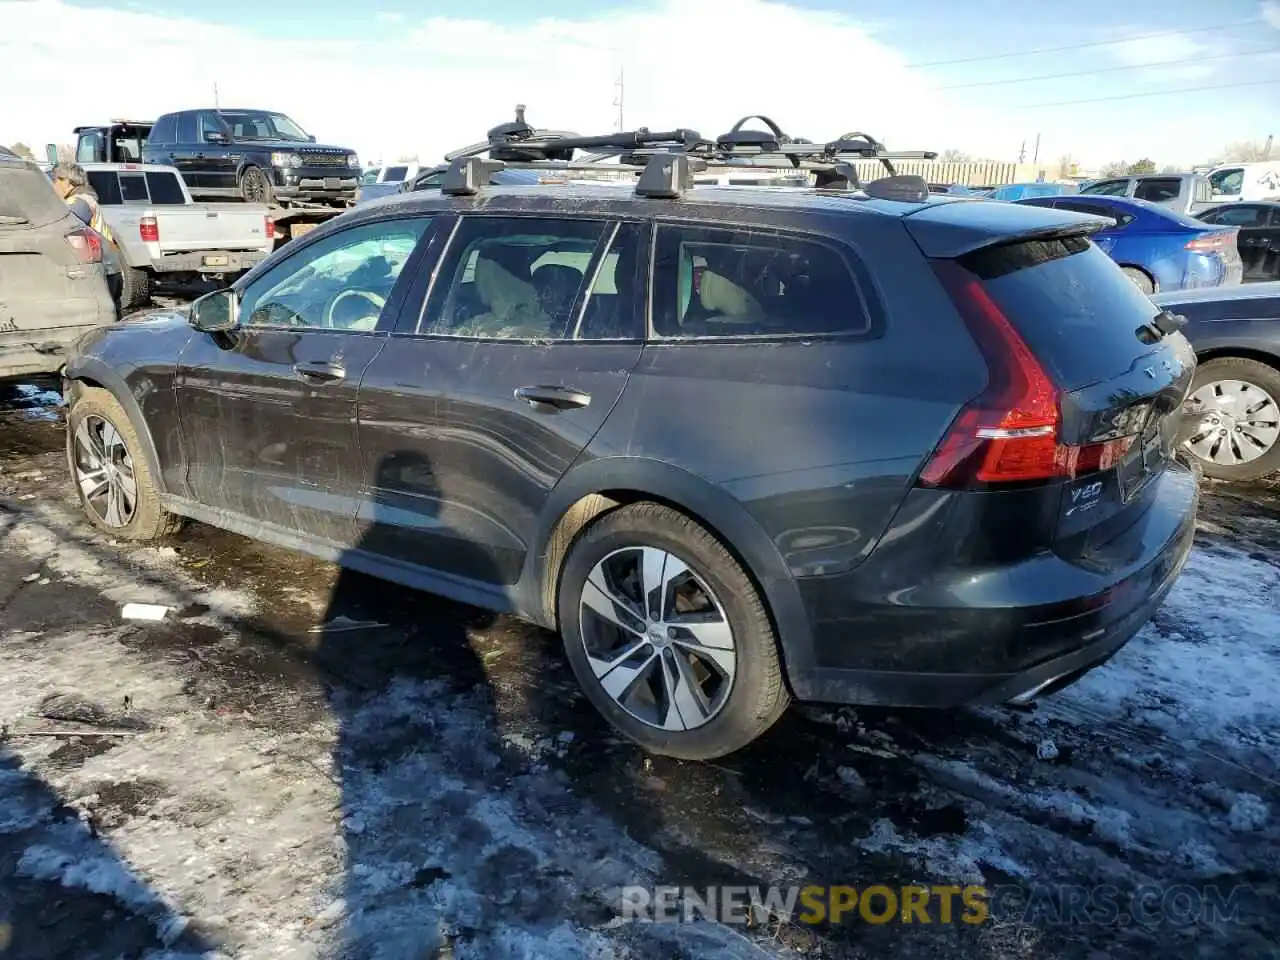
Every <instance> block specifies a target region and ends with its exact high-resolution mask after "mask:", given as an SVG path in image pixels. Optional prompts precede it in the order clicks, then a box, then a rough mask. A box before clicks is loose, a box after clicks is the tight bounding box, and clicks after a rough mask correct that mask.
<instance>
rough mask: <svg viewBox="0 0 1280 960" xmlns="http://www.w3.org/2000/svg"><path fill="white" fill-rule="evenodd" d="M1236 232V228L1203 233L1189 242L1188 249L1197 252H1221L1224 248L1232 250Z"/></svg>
mask: <svg viewBox="0 0 1280 960" xmlns="http://www.w3.org/2000/svg"><path fill="white" fill-rule="evenodd" d="M1235 243H1236V233H1235V231H1234V230H1229V231H1225V232H1222V233H1202V234H1200V236H1198V237H1196V238H1195V239H1194V240H1189V241H1188V242H1187V249H1188V250H1191V251H1193V252H1195V253H1219V252H1221V251H1224V250H1230V249H1231V248H1232V247H1234V246H1235Z"/></svg>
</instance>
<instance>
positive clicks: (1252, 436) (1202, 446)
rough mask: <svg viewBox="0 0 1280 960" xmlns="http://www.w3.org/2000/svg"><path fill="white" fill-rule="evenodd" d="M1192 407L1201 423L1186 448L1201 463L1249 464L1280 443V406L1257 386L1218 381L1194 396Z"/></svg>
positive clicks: (1204, 387)
mask: <svg viewBox="0 0 1280 960" xmlns="http://www.w3.org/2000/svg"><path fill="white" fill-rule="evenodd" d="M1191 403H1192V409H1193V410H1195V411H1197V412H1199V413H1200V414H1201V420H1200V423H1199V425H1198V426H1197V427H1196V431H1195V433H1194V434H1193V435H1192V436H1191V439H1189V440H1188V441H1187V447H1188V449H1190V450H1191V452H1192V453H1194V454H1195V455H1196V456H1197V457H1199V458H1200V459H1201V460H1206V461H1208V462H1210V463H1215V464H1219V465H1221V466H1231V465H1233V464H1238V463H1249V462H1250V461H1253V460H1256V459H1258V457H1261V456H1262V455H1263V454H1265V453H1266V452H1267V451H1269V450H1270V449H1271V448H1272V447H1274V446H1275V444H1276V441H1277V440H1278V439H1280V405H1278V404H1277V402H1276V398H1275V397H1273V396H1271V394H1270V393H1268V392H1267V391H1266V390H1264V389H1262V388H1261V387H1259V386H1258V385H1257V384H1253V383H1249V382H1247V381H1245V380H1215V381H1213V382H1211V383H1206V384H1205V385H1204V386H1202V387H1200V389H1198V390H1197V391H1196V392H1195V393H1193V394H1192V395H1191Z"/></svg>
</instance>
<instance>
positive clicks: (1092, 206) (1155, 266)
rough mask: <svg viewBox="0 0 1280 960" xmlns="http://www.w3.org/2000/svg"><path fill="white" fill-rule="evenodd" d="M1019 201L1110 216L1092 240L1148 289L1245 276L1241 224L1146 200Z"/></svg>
mask: <svg viewBox="0 0 1280 960" xmlns="http://www.w3.org/2000/svg"><path fill="white" fill-rule="evenodd" d="M1018 202H1019V203H1023V204H1031V205H1033V206H1038V207H1054V208H1056V209H1059V210H1072V211H1074V212H1076V213H1088V214H1091V215H1093V216H1096V217H1108V218H1110V219H1111V220H1112V221H1113V226H1110V227H1108V228H1106V229H1104V230H1101V231H1099V232H1098V233H1096V234H1094V237H1093V240H1094V243H1096V244H1097V245H1098V246H1099V247H1100V248H1101V249H1102V250H1104V251H1106V253H1107V255H1108V256H1110V257H1111V259H1112V260H1114V261H1115V262H1116V263H1118V264H1119V265H1120V267H1121V269H1122V270H1123V271H1124V274H1125V276H1127V277H1128V278H1129V279H1130V280H1132V281H1133V282H1134V284H1136V285H1137V287H1138V289H1139V290H1141V291H1142V292H1143V293H1154V292H1156V291H1159V290H1182V289H1184V288H1188V287H1218V286H1224V285H1226V286H1229V285H1232V284H1238V283H1240V281H1241V277H1242V275H1243V272H1244V270H1243V265H1242V263H1241V260H1240V251H1239V250H1238V249H1237V246H1236V228H1235V227H1227V226H1213V225H1210V224H1207V223H1202V222H1201V221H1199V220H1196V219H1194V218H1193V217H1189V216H1186V215H1185V214H1181V213H1177V212H1175V211H1173V210H1170V209H1169V208H1167V207H1162V206H1159V205H1157V204H1154V203H1148V202H1146V201H1145V200H1132V199H1127V198H1124V197H1108V196H1093V195H1090V196H1078V197H1040V198H1033V199H1030V200H1020V201H1018Z"/></svg>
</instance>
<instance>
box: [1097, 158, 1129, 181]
mask: <svg viewBox="0 0 1280 960" xmlns="http://www.w3.org/2000/svg"><path fill="white" fill-rule="evenodd" d="M1128 169H1129V161H1128V160H1112V161H1111V162H1110V163H1105V164H1103V165H1102V169H1101V170H1099V171H1098V172H1099V173H1100V174H1102V175H1103V176H1104V177H1119V176H1122V175H1123V174H1124V172H1125V171H1126V170H1128Z"/></svg>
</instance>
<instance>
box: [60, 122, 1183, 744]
mask: <svg viewBox="0 0 1280 960" xmlns="http://www.w3.org/2000/svg"><path fill="white" fill-rule="evenodd" d="M677 133H679V134H681V135H682V136H683V135H684V134H687V133H688V132H687V131H677ZM793 146H794V147H795V148H796V151H799V149H800V146H799V144H795V145H793V144H786V145H784V149H783V153H787V150H788V149H789V148H791V147H793ZM681 149H683V148H681ZM813 149H814V150H817V149H819V148H818V147H814V148H813ZM495 152H497V151H495ZM661 152H662V151H659V153H661ZM833 152H837V153H838V152H839V148H838V147H837V148H833ZM796 162H797V163H802V164H809V163H810V162H811V161H804V160H801V159H800V158H799V154H798V152H797V160H796ZM647 163H648V165H647V166H646V167H645V172H644V174H643V175H642V176H641V177H640V179H639V181H638V183H630V184H629V183H615V184H599V185H590V184H586V185H584V184H567V183H562V184H557V185H549V184H548V185H542V186H500V187H495V186H490V185H488V182H487V181H488V180H489V178H490V177H491V176H492V175H493V173H494V170H495V168H496V167H497V166H500V164H494V163H492V162H491V161H483V160H476V159H460V160H458V161H457V162H456V163H455V164H454V167H453V169H452V170H451V171H450V174H449V176H447V177H446V178H445V179H444V183H443V184H442V186H441V189H440V190H423V191H420V192H413V193H408V194H401V195H400V196H398V197H395V198H387V199H384V200H382V201H379V202H377V203H374V204H370V205H369V206H367V207H360V208H357V209H356V210H355V211H353V212H351V213H349V214H347V215H346V216H343V217H340V218H337V219H335V220H333V221H332V222H330V223H328V224H326V225H324V226H323V227H321V228H319V229H318V230H316V231H315V232H313V233H310V234H308V235H307V236H305V237H303V238H301V239H300V240H299V241H297V242H295V243H291V244H290V245H289V246H288V247H286V248H283V249H282V250H280V251H278V252H277V253H276V254H275V255H273V256H272V257H271V258H270V259H268V260H267V261H266V262H264V263H263V264H261V265H260V266H258V267H257V268H255V269H254V270H252V271H251V272H250V273H249V274H248V275H246V276H245V277H244V278H242V279H241V280H240V281H239V282H237V283H236V284H235V286H234V287H233V288H232V289H229V290H225V291H219V292H216V293H214V294H210V295H207V296H206V297H204V298H202V299H200V300H198V301H196V303H195V304H194V305H193V307H192V309H191V310H190V314H189V317H187V316H183V315H176V314H169V315H165V314H158V315H155V316H152V317H151V318H149V319H142V320H138V321H136V322H125V323H123V324H119V325H116V326H114V327H112V328H109V329H106V330H103V331H101V332H100V333H97V334H94V335H92V336H90V337H89V338H87V339H85V340H83V341H82V342H81V346H80V350H79V352H78V354H77V355H76V356H74V357H73V358H72V359H71V360H70V361H69V362H68V364H67V368H66V376H67V377H68V384H67V391H68V400H69V403H70V412H69V421H68V454H69V459H70V466H71V470H72V473H73V476H74V479H75V483H76V487H77V489H78V490H79V492H80V496H81V499H82V500H83V503H84V506H85V509H86V512H87V514H88V516H89V518H90V520H91V522H92V523H93V524H94V525H95V526H97V527H98V528H99V529H102V530H105V531H109V532H110V533H111V535H112V536H116V537H126V538H134V539H149V538H153V537H157V536H160V535H162V534H164V533H167V532H169V531H172V530H174V529H175V527H176V523H177V520H178V518H181V517H191V518H195V519H197V520H200V521H203V522H207V523H212V524H216V525H218V526H221V527H225V528H226V529H229V530H233V531H236V532H239V533H242V534H245V535H247V536H251V537H255V538H258V539H261V540H265V541H269V542H272V543H276V544H280V545H283V546H286V547H290V548H293V549H296V550H300V551H304V552H307V553H311V554H314V555H316V556H319V557H323V558H328V559H331V560H334V561H337V562H338V563H340V564H343V565H345V566H347V567H349V568H352V569H355V570H359V571H363V572H365V573H369V574H373V575H376V576H379V577H384V578H387V579H389V580H393V581H397V582H399V583H402V584H405V585H408V586H411V587H417V588H421V589H425V590H429V591H434V592H436V593H440V594H443V595H445V596H448V597H452V598H455V599H457V600H462V601H466V602H468V603H473V604H476V605H479V606H482V607H487V608H489V609H491V610H496V611H506V612H511V613H514V614H517V615H519V616H521V617H524V618H526V619H528V620H531V621H533V622H535V623H538V624H542V625H544V626H546V627H548V628H551V629H555V630H559V631H560V632H561V634H562V635H563V637H564V643H565V649H566V652H567V655H568V658H569V660H570V661H571V663H572V666H573V668H574V670H575V672H576V674H577V676H578V678H579V680H580V681H581V683H582V685H583V687H584V689H585V691H586V693H587V695H588V696H589V697H590V699H591V701H592V702H593V703H594V704H595V705H596V706H597V707H598V708H599V710H600V711H601V713H603V714H604V715H605V717H607V718H608V719H609V720H610V721H611V722H612V723H613V724H614V725H616V726H617V727H618V728H619V729H620V730H621V731H623V732H624V733H625V734H626V735H628V736H630V737H632V738H633V739H635V740H636V741H638V742H639V743H641V744H643V745H644V746H645V747H647V748H648V749H650V750H653V751H655V752H660V753H666V754H671V755H675V756H680V757H688V758H708V757H715V756H717V755H721V754H724V753H727V752H729V751H732V750H734V749H736V748H739V747H741V746H743V745H744V744H746V743H748V742H750V741H751V740H752V739H753V738H755V737H757V736H758V735H759V734H761V733H762V732H763V731H764V730H766V729H767V728H768V727H769V726H770V725H771V724H772V723H773V722H774V721H775V720H776V719H777V718H778V716H779V715H780V714H781V713H782V711H783V709H784V708H785V706H786V705H787V703H788V701H789V699H790V698H791V697H792V696H794V697H798V698H800V699H803V700H823V701H839V702H846V703H879V704H901V705H931V706H951V705H958V704H963V703H968V702H974V701H980V702H1003V701H1014V700H1025V699H1029V698H1030V697H1032V696H1035V695H1036V694H1038V693H1041V692H1044V691H1046V690H1049V689H1053V688H1056V687H1058V686H1061V685H1063V684H1065V683H1068V682H1070V681H1071V680H1072V679H1074V678H1076V677H1078V676H1079V675H1081V674H1082V673H1084V672H1085V671H1086V670H1088V669H1089V668H1091V667H1094V666H1096V665H1098V664H1100V663H1101V662H1103V661H1104V660H1106V659H1107V658H1108V657H1110V656H1111V655H1112V654H1113V653H1114V652H1115V651H1116V650H1117V649H1118V648H1119V647H1120V646H1121V645H1123V644H1124V643H1125V642H1126V641H1127V640H1128V639H1129V638H1130V637H1131V636H1132V635H1133V634H1134V633H1135V632H1136V631H1137V630H1138V629H1139V628H1140V627H1141V626H1142V625H1143V624H1144V623H1145V622H1146V621H1147V619H1148V618H1149V617H1150V616H1151V614H1152V612H1153V611H1154V609H1155V608H1156V606H1157V604H1158V603H1159V602H1160V601H1161V599H1162V598H1163V597H1164V595H1165V593H1166V591H1167V590H1168V589H1169V587H1170V585H1171V584H1172V583H1173V581H1174V579H1175V577H1176V576H1177V575H1178V572H1179V571H1180V569H1181V567H1182V564H1183V562H1184V561H1185V559H1186V557H1187V555H1188V552H1189V550H1190V548H1191V540H1192V534H1193V529H1194V520H1195V512H1196V504H1197V497H1198V486H1197V482H1196V476H1195V475H1194V474H1193V473H1192V472H1189V471H1188V470H1187V469H1186V468H1185V467H1184V466H1182V465H1181V464H1180V463H1178V462H1176V461H1175V458H1174V456H1173V450H1174V443H1175V435H1176V432H1177V429H1178V426H1179V419H1180V418H1179V410H1180V407H1181V405H1182V403H1183V401H1184V399H1185V397H1186V394H1187V391H1188V385H1189V384H1190V383H1191V379H1192V376H1193V374H1194V369H1195V359H1194V356H1193V354H1192V352H1191V350H1190V348H1189V347H1188V344H1187V342H1186V340H1185V339H1184V338H1183V336H1182V335H1181V334H1180V333H1178V332H1176V329H1175V328H1174V326H1173V325H1172V324H1170V323H1169V322H1168V320H1169V318H1168V317H1167V316H1166V315H1163V314H1160V313H1159V312H1158V311H1157V309H1156V308H1155V307H1154V306H1153V305H1152V303H1151V301H1150V300H1148V299H1147V298H1146V297H1144V296H1142V295H1141V294H1140V293H1139V292H1138V291H1137V289H1136V288H1135V287H1134V286H1133V285H1132V284H1131V283H1129V281H1128V280H1127V279H1126V278H1125V276H1124V275H1123V274H1122V273H1121V272H1120V270H1119V268H1118V267H1117V266H1116V265H1115V264H1114V263H1113V262H1112V261H1111V260H1110V259H1109V258H1108V257H1107V256H1106V254H1104V253H1102V252H1101V251H1100V250H1098V249H1097V248H1096V247H1095V246H1094V245H1093V244H1092V243H1091V242H1090V240H1089V237H1088V234H1089V232H1090V231H1091V230H1094V229H1097V228H1098V227H1100V226H1102V225H1103V223H1104V221H1101V220H1099V219H1098V218H1090V217H1083V216H1080V215H1078V214H1072V213H1065V212H1062V211H1055V210H1049V209H1040V208H1035V207H1024V206H1015V205H1013V204H991V203H984V202H979V201H970V200H964V199H950V198H947V197H938V196H929V195H928V192H927V190H926V189H925V185H924V182H923V181H919V182H918V184H915V183H913V182H912V181H911V180H910V178H888V179H887V180H886V181H877V182H876V183H872V184H869V185H867V187H866V189H865V191H863V190H856V189H839V188H838V187H839V186H841V185H843V186H845V187H847V186H848V181H847V176H848V174H849V171H848V170H847V169H846V170H845V172H844V173H843V174H841V173H840V168H841V167H842V165H841V164H840V163H838V162H831V163H824V164H820V165H819V164H817V162H816V161H813V162H812V163H813V164H814V165H815V166H820V167H821V168H822V169H820V170H819V175H826V176H827V180H826V182H827V183H828V185H829V186H831V189H808V188H768V187H763V188H761V187H755V188H752V187H747V188H733V187H728V188H725V187H696V186H692V184H691V178H690V177H689V171H690V169H691V168H692V166H693V161H692V160H691V159H690V156H687V155H683V154H681V155H672V154H667V155H666V156H662V155H656V156H654V157H653V158H652V159H649V160H648V161H647ZM845 167H847V165H845ZM833 170H834V171H835V174H839V175H838V176H837V175H833ZM855 179H856V178H855ZM892 197H901V199H892Z"/></svg>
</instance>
